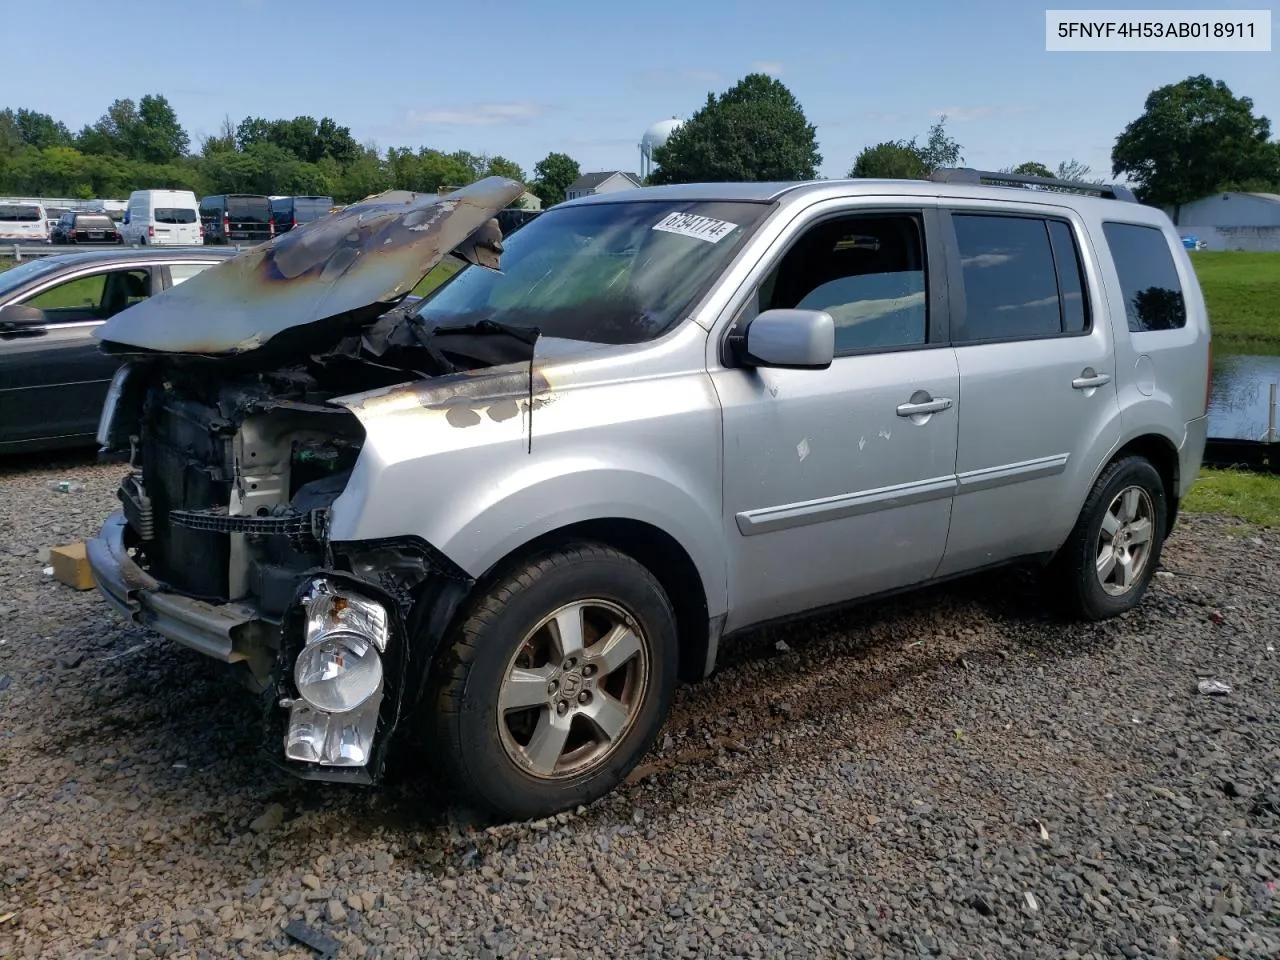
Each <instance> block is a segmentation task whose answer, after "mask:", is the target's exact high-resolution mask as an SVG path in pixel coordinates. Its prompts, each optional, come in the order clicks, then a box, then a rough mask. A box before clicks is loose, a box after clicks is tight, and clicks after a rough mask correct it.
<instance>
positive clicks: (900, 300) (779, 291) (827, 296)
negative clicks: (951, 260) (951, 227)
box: [747, 213, 929, 357]
mask: <svg viewBox="0 0 1280 960" xmlns="http://www.w3.org/2000/svg"><path fill="white" fill-rule="evenodd" d="M753 300H754V302H753V303H750V304H748V308H747V310H748V311H749V312H748V314H747V315H748V316H749V315H753V314H755V313H757V312H763V311H764V310H774V309H789V308H799V309H804V310H825V311H826V312H827V313H829V314H831V317H832V319H833V320H834V321H835V328H836V356H837V357H839V356H847V355H849V354H854V353H863V352H867V351H887V350H895V349H901V348H904V347H913V346H920V345H922V344H924V343H925V342H926V340H927V335H926V331H927V330H928V320H929V317H928V288H927V285H926V282H925V248H924V229H923V224H922V221H921V218H920V217H919V216H917V215H914V214H909V213H894V214H864V215H858V216H848V217H838V218H835V219H831V220H824V221H822V222H820V223H817V224H815V225H814V226H812V227H810V228H809V229H808V230H807V231H806V232H805V233H804V234H802V235H801V236H800V238H799V239H798V240H796V242H795V243H794V244H793V245H792V247H791V249H789V250H788V251H787V252H786V253H785V254H784V255H783V257H782V260H781V261H779V263H778V265H777V266H776V267H775V268H774V269H773V270H772V271H771V272H770V273H769V275H768V276H766V277H765V279H764V281H762V282H761V284H760V287H759V289H758V290H757V293H756V297H755V298H753Z"/></svg>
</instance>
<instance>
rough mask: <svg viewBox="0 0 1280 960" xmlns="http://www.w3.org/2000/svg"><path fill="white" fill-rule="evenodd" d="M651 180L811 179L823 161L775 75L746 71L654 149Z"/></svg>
mask: <svg viewBox="0 0 1280 960" xmlns="http://www.w3.org/2000/svg"><path fill="white" fill-rule="evenodd" d="M653 159H654V162H655V164H657V168H656V169H655V170H654V171H653V174H652V175H651V177H650V180H651V182H653V183H691V182H697V181H727V180H811V179H813V178H814V177H815V176H816V175H817V168H818V166H819V165H820V164H821V163H822V155H821V154H820V153H819V152H818V140H817V131H816V130H815V128H814V126H813V124H811V123H809V121H808V120H807V119H806V118H805V115H804V110H803V109H801V107H800V104H799V102H798V101H797V100H796V98H795V97H794V96H793V95H792V93H791V91H790V90H788V89H787V87H786V86H785V85H784V84H783V83H782V82H781V81H780V80H778V79H777V78H775V77H770V76H768V75H767V74H763V73H753V74H748V75H747V76H745V77H743V78H742V79H741V80H739V81H738V83H737V84H736V85H735V86H733V87H731V88H730V89H728V90H726V91H725V92H724V93H722V94H720V96H719V97H718V98H717V97H716V96H715V95H714V94H707V102H706V104H704V105H703V107H702V109H701V110H699V111H698V112H697V113H695V114H694V115H693V116H692V117H690V118H689V120H688V121H687V122H686V123H684V124H683V125H681V126H680V127H678V128H677V129H676V130H675V132H674V133H672V135H671V137H670V139H668V140H667V142H666V143H665V144H663V145H662V146H660V147H658V149H657V150H655V151H654V157H653Z"/></svg>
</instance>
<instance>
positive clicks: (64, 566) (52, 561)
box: [49, 543, 93, 590]
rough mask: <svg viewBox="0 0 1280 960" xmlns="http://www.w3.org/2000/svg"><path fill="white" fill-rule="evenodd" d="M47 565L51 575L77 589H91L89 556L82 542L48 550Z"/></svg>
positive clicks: (91, 576) (91, 579)
mask: <svg viewBox="0 0 1280 960" xmlns="http://www.w3.org/2000/svg"><path fill="white" fill-rule="evenodd" d="M49 565H50V566H52V567H53V576H54V578H55V579H57V580H60V581H62V582H63V583H65V584H67V585H68V586H71V587H75V588H76V589H77V590H92V589H93V574H92V573H90V572H89V558H88V557H87V556H86V555H85V551H84V544H83V543H69V544H67V545H66V546H64V547H54V548H52V549H51V550H50V551H49Z"/></svg>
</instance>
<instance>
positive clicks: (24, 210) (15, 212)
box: [0, 200, 49, 243]
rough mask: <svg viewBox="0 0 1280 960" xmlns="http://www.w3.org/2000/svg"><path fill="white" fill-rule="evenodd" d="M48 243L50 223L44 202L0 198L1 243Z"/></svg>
mask: <svg viewBox="0 0 1280 960" xmlns="http://www.w3.org/2000/svg"><path fill="white" fill-rule="evenodd" d="M14 242H18V243H48V242H49V223H48V214H47V213H46V212H45V209H44V204H41V203H33V202H31V201H27V200H19V201H11V200H0V243H14Z"/></svg>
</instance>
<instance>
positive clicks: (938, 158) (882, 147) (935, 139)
mask: <svg viewBox="0 0 1280 960" xmlns="http://www.w3.org/2000/svg"><path fill="white" fill-rule="evenodd" d="M946 123H947V118H946V117H945V116H944V117H939V118H938V119H937V120H936V121H935V122H934V124H933V126H931V127H930V128H929V132H928V133H927V134H926V135H925V141H924V143H920V142H918V139H917V138H916V137H912V138H911V139H910V140H886V141H884V142H883V143H877V144H876V145H875V146H871V147H867V148H866V149H864V150H863V151H862V152H861V153H859V154H858V156H857V157H856V158H855V160H854V161H853V167H852V168H851V169H850V170H849V176H851V177H880V178H885V179H890V180H927V179H928V178H929V174H931V173H933V171H935V170H937V169H939V168H940V167H954V166H957V165H959V164H961V163H963V162H964V158H963V157H962V156H961V150H962V148H961V146H960V144H959V143H957V142H956V141H955V139H953V138H952V137H951V136H950V135H948V133H947V129H946Z"/></svg>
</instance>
